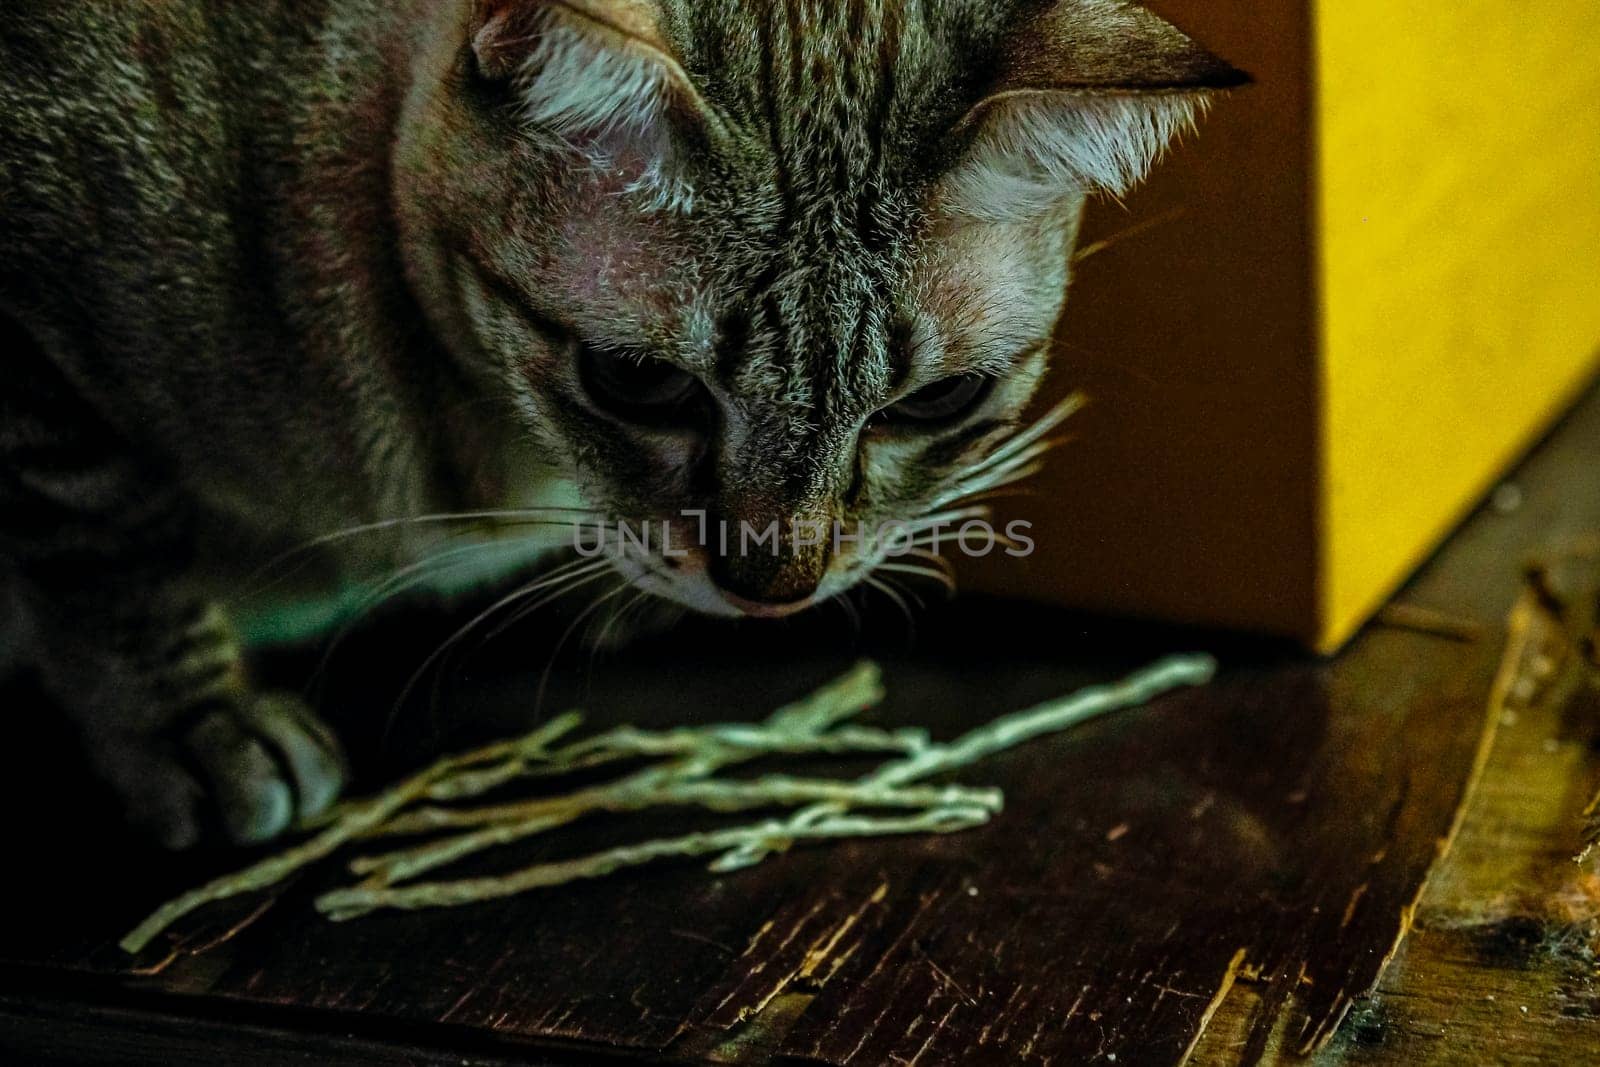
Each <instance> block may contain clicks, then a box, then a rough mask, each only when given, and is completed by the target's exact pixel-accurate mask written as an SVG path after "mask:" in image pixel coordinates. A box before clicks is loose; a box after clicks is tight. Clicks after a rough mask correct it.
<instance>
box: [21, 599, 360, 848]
mask: <svg viewBox="0 0 1600 1067" xmlns="http://www.w3.org/2000/svg"><path fill="white" fill-rule="evenodd" d="M140 595H141V596H142V598H143V603H142V604H140V605H137V606H133V607H134V610H129V608H130V605H128V604H115V605H113V604H104V605H102V607H101V609H100V614H98V617H94V616H90V617H88V618H86V617H85V614H84V613H85V612H90V611H93V610H94V609H92V608H89V607H88V605H86V604H85V603H84V601H83V600H82V598H81V597H69V598H67V601H66V603H69V604H72V605H74V607H75V608H76V610H73V611H70V612H68V611H62V610H60V606H61V603H62V602H61V601H56V602H55V603H54V604H52V603H50V602H49V601H50V599H51V598H50V597H49V595H48V594H47V593H46V592H45V591H44V590H41V589H38V588H33V589H31V590H26V589H25V598H26V600H27V601H28V603H29V606H30V609H31V611H32V613H33V616H34V623H35V626H34V632H35V633H36V635H37V637H38V639H39V645H38V647H37V649H36V650H35V654H34V657H33V658H34V661H35V666H36V667H37V668H38V670H39V672H40V675H41V678H42V679H43V681H44V682H45V685H46V688H47V690H48V691H49V692H50V693H51V694H52V695H53V696H54V697H55V698H56V699H57V700H58V701H59V702H60V703H61V704H62V706H63V707H64V708H65V709H66V710H67V712H68V714H69V715H70V716H71V718H72V719H73V721H74V723H75V725H76V726H77V728H78V732H79V735H80V737H81V739H82V742H83V745H84V749H85V752H86V754H87V755H88V757H89V759H90V761H91V763H92V764H93V765H94V767H95V769H96V771H97V772H98V773H99V775H100V776H101V777H102V778H103V779H104V780H105V781H106V782H107V784H109V785H110V786H111V788H112V789H113V790H114V791H115V792H116V793H117V795H118V797H119V798H120V799H121V801H122V802H123V804H124V805H125V808H126V811H127V814H128V818H129V820H130V822H131V823H133V824H134V825H135V826H136V827H138V828H139V829H140V830H142V831H144V832H145V833H146V834H148V835H149V836H150V837H152V838H153V839H155V840H156V841H158V842H160V843H161V844H163V845H165V846H166V847H168V848H174V849H181V848H187V847H190V846H192V845H194V844H197V843H199V842H200V841H201V840H202V839H204V838H206V837H208V836H223V837H225V838H226V839H228V840H230V841H232V842H234V843H237V844H256V843H259V842H263V841H267V840H270V839H271V838H273V837H276V836H277V835H279V834H281V833H282V832H283V831H285V830H286V829H288V828H289V827H290V826H291V825H292V824H293V823H294V822H295V821H297V820H298V819H300V818H303V817H305V816H309V815H315V814H317V813H319V812H321V811H323V810H325V809H326V808H327V807H328V806H329V805H331V804H332V803H333V801H334V800H335V799H336V798H337V796H338V793H339V789H340V787H341V785H342V783H343V779H344V770H343V763H342V760H341V758H340V756H339V746H338V743H337V741H336V739H335V738H334V736H333V734H332V733H331V731H329V730H328V728H327V727H326V726H325V725H324V724H323V723H322V722H320V721H319V720H318V719H317V718H316V716H315V715H314V714H313V713H312V712H311V710H310V709H309V708H307V707H306V706H305V705H304V704H303V703H302V702H301V701H300V700H299V699H298V698H296V697H292V696H288V695H282V694H269V693H260V692H257V691H255V690H254V689H252V688H251V686H250V685H249V684H248V681H247V679H246V677H245V671H244V666H243V660H242V658H241V653H240V649H239V645H238V642H237V641H236V639H235V638H234V635H233V633H232V629H231V627H230V626H229V625H228V622H227V619H226V617H225V615H224V614H223V613H222V611H221V610H220V609H219V608H217V607H216V606H215V605H209V604H205V603H202V602H193V601H185V600H184V599H183V598H178V599H174V598H172V597H171V596H169V595H168V594H166V593H163V592H161V591H157V590H149V589H147V590H144V591H142V593H141V594H140Z"/></svg>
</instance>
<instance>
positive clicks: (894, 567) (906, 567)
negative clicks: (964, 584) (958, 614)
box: [877, 563, 956, 595]
mask: <svg viewBox="0 0 1600 1067" xmlns="http://www.w3.org/2000/svg"><path fill="white" fill-rule="evenodd" d="M877 570H879V571H888V572H889V573H891V574H909V575H911V576H913V577H917V578H931V579H933V580H934V581H936V582H938V583H939V584H940V585H942V586H944V588H945V590H946V591H947V592H949V593H951V594H952V595H954V593H955V592H956V580H955V579H954V578H953V577H951V576H950V575H949V574H946V573H945V572H944V571H940V570H935V569H933V568H932V567H918V566H916V565H914V564H911V563H880V564H879V565H878V567H877Z"/></svg>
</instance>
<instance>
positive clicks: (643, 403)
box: [578, 345, 706, 424]
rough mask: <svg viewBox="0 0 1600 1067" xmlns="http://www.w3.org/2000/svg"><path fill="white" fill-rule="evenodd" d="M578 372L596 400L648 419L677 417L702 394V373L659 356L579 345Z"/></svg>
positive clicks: (688, 411)
mask: <svg viewBox="0 0 1600 1067" xmlns="http://www.w3.org/2000/svg"><path fill="white" fill-rule="evenodd" d="M578 374H579V377H580V378H581V380H582V382H583V387H584V389H585V390H586V391H587V392H588V394H589V398H590V399H591V400H593V401H594V403H595V404H596V406H598V407H600V408H602V409H604V410H605V411H608V412H610V413H611V414H613V415H616V416H618V417H619V418H624V419H628V420H629V421H631V422H639V423H646V424H663V423H679V422H683V421H685V419H686V418H687V417H688V416H689V415H690V414H691V413H693V411H694V410H695V409H696V408H697V407H698V404H699V401H700V400H701V399H703V398H704V397H705V395H706V393H705V387H704V386H702V385H701V384H700V379H699V378H696V377H695V376H694V375H692V374H690V373H689V372H688V371H686V370H683V369H682V368H680V367H676V366H674V365H672V364H671V363H668V362H667V361H666V360H663V359H655V358H653V357H651V356H645V355H639V354H636V353H632V352H626V351H621V350H618V349H614V348H607V347H601V346H599V345H579V346H578Z"/></svg>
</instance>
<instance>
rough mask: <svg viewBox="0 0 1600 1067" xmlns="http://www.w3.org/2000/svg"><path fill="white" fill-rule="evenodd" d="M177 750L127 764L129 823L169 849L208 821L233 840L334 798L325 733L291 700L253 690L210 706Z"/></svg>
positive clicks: (194, 836)
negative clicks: (234, 702) (237, 700)
mask: <svg viewBox="0 0 1600 1067" xmlns="http://www.w3.org/2000/svg"><path fill="white" fill-rule="evenodd" d="M178 749H179V751H178V752H176V753H174V752H171V751H170V750H169V751H168V752H166V753H162V754H157V753H154V752H152V753H150V754H149V755H147V756H146V757H145V758H144V759H141V760H139V761H138V762H139V763H142V764H145V765H146V766H144V767H143V769H139V768H137V767H134V766H128V764H127V763H125V764H124V766H127V767H128V769H129V770H130V771H132V772H133V773H132V774H131V775H129V776H127V777H123V776H120V775H119V776H117V777H123V780H124V781H125V782H126V781H128V779H129V778H131V779H132V780H133V781H135V782H137V783H138V784H137V786H136V787H135V788H134V789H131V790H127V791H126V792H128V793H129V794H130V795H129V796H128V797H127V799H128V800H129V802H130V805H129V806H130V809H131V812H132V814H133V815H134V818H135V821H136V823H137V824H138V825H139V826H140V827H141V828H142V829H143V830H145V831H146V832H147V833H149V834H150V835H151V836H152V837H154V838H155V839H156V840H157V841H158V842H159V843H160V844H162V845H163V846H164V847H166V848H168V849H172V850H174V851H181V850H183V849H187V848H191V847H193V846H195V845H197V844H199V843H200V842H201V841H202V840H203V838H204V837H205V836H206V830H207V828H208V827H211V826H215V827H217V828H218V829H220V831H221V832H222V834H223V835H225V836H226V838H227V840H229V841H231V842H232V843H233V844H236V845H258V844H262V843H264V842H267V841H270V840H272V839H273V838H275V837H278V836H279V835H280V834H282V833H283V832H284V831H286V830H288V829H289V828H290V827H291V826H293V825H294V824H295V823H296V822H298V821H299V820H301V819H304V818H308V817H311V816H315V815H318V814H321V813H322V812H324V811H326V810H327V809H328V808H329V807H330V806H331V805H332V804H333V802H334V801H335V800H336V799H338V796H339V790H340V788H341V787H342V786H343V785H344V778H345V770H344V764H343V760H342V759H341V757H340V755H339V746H338V743H337V741H336V740H335V739H334V737H333V734H332V732H331V731H330V730H329V729H328V728H327V727H326V726H325V725H323V724H322V723H321V722H320V721H319V720H318V719H317V718H316V717H315V716H314V715H313V714H312V713H311V711H310V709H308V708H306V707H305V706H304V705H303V704H301V703H300V702H299V701H298V700H295V699H293V698H291V697H285V696H254V697H250V698H247V699H246V701H245V702H244V703H243V704H241V705H238V706H228V707H223V708H218V709H217V710H214V711H210V712H208V713H206V714H205V715H203V716H201V717H200V718H198V719H197V720H195V721H194V722H193V723H192V724H191V725H190V726H189V727H188V729H187V730H186V731H185V732H184V733H183V736H182V737H181V738H180V739H178Z"/></svg>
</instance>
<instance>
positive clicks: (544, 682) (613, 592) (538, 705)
mask: <svg viewBox="0 0 1600 1067" xmlns="http://www.w3.org/2000/svg"><path fill="white" fill-rule="evenodd" d="M632 588H634V586H633V583H632V582H629V581H628V580H627V579H621V580H619V581H618V582H617V584H616V585H615V586H614V587H612V588H611V589H610V590H608V591H607V592H605V593H602V594H601V595H600V596H598V597H596V598H595V599H594V602H593V603H591V604H590V605H589V606H588V607H586V608H584V609H583V610H582V611H580V612H578V616H577V618H575V619H573V620H572V622H571V623H570V624H568V626H567V628H566V629H565V630H564V631H562V634H561V639H560V640H559V641H557V642H556V646H555V649H554V650H553V651H552V652H551V653H550V661H549V662H548V663H546V664H545V668H544V673H543V674H542V675H541V676H540V678H539V689H538V692H537V693H536V694H535V696H534V699H533V708H534V712H535V714H537V713H538V712H540V711H542V710H543V709H544V697H545V692H546V690H547V689H548V688H549V685H550V675H551V673H552V672H553V671H554V670H555V666H556V662H557V661H558V660H559V659H560V658H561V650H562V649H563V648H565V647H566V646H567V642H568V641H569V640H571V639H572V635H573V633H574V632H576V631H577V629H578V627H580V626H582V625H583V623H584V621H585V620H587V619H588V618H589V617H590V616H591V615H593V614H594V613H595V612H596V611H599V610H600V609H601V608H602V607H604V606H605V605H606V604H607V603H609V602H610V601H612V600H613V599H615V598H616V597H619V596H621V595H622V594H623V593H625V592H627V591H628V590H629V589H632Z"/></svg>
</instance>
